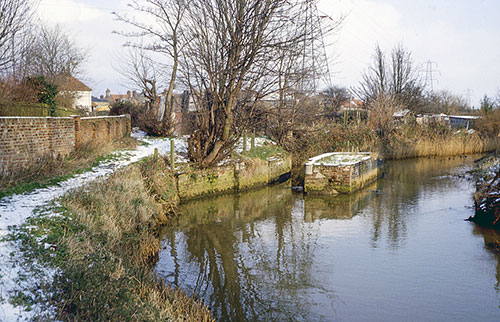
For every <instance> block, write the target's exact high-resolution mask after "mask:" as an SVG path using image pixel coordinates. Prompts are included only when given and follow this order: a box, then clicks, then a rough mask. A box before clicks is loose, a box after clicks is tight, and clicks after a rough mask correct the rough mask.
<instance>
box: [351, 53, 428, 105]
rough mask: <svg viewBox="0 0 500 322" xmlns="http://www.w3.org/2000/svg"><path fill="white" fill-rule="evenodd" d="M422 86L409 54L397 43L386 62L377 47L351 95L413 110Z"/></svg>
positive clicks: (419, 96)
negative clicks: (388, 99)
mask: <svg viewBox="0 0 500 322" xmlns="http://www.w3.org/2000/svg"><path fill="white" fill-rule="evenodd" d="M422 89H423V87H422V84H421V79H420V77H419V74H418V70H417V69H416V67H415V66H414V62H413V60H412V58H411V53H410V52H409V51H408V50H407V49H405V48H404V47H403V46H402V45H401V44H399V45H397V46H395V47H394V48H393V50H392V52H391V56H390V62H389V63H388V62H387V59H386V55H385V54H384V52H383V51H382V49H380V47H379V46H378V45H377V46H376V47H375V53H374V55H373V62H372V64H371V65H370V66H369V67H368V69H367V70H366V71H365V72H364V74H363V76H362V80H361V82H360V84H359V86H358V88H357V89H355V93H356V94H357V95H358V96H359V97H360V98H361V99H363V100H364V101H365V103H371V102H374V101H376V100H378V99H379V98H381V97H383V98H388V97H389V98H390V99H391V100H395V101H396V102H397V103H398V104H401V105H402V106H405V107H408V108H412V109H417V105H418V104H419V102H420V99H421V97H422Z"/></svg>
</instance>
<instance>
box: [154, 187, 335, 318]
mask: <svg viewBox="0 0 500 322" xmlns="http://www.w3.org/2000/svg"><path fill="white" fill-rule="evenodd" d="M302 209H303V202H302V200H301V198H300V196H299V195H296V194H293V193H292V191H291V190H290V189H289V188H288V187H283V186H274V187H268V188H264V189H260V190H256V191H252V192H249V193H243V194H238V195H234V196H222V197H218V198H213V199H203V200H198V201H194V202H191V203H188V204H186V205H184V206H183V207H182V208H181V212H182V213H181V216H179V218H178V222H177V224H176V229H175V230H173V229H167V230H166V231H165V232H164V235H165V242H166V244H167V249H168V250H169V252H170V255H171V256H170V257H169V258H170V259H171V261H172V263H170V264H173V266H170V267H169V270H168V271H162V269H163V268H164V267H165V266H166V267H168V266H169V265H163V264H160V265H158V267H159V269H158V271H159V272H160V273H163V274H164V275H167V280H169V281H170V282H172V283H173V284H175V285H182V286H183V287H185V285H186V284H185V283H186V282H187V285H189V287H190V290H189V291H190V292H192V293H193V294H198V295H199V296H200V297H201V298H203V299H204V300H205V301H206V302H207V303H208V304H209V305H210V307H211V309H212V310H213V312H214V314H215V315H216V316H217V317H218V318H219V319H221V320H233V321H240V320H254V321H257V320H262V319H263V317H266V318H269V319H280V320H283V319H285V320H296V319H301V320H306V319H307V317H308V316H309V315H310V313H309V311H310V306H311V305H315V304H316V303H314V302H313V301H311V300H310V298H309V297H308V296H307V292H308V291H309V290H314V291H318V290H319V291H320V292H324V293H328V294H329V293H331V292H330V291H328V290H326V289H323V287H322V285H321V283H320V282H319V281H317V280H315V279H314V278H313V274H311V265H312V263H313V262H314V258H313V257H314V249H315V247H316V239H317V237H318V233H317V232H315V231H314V228H313V227H310V226H309V225H308V224H307V223H305V222H303V220H302V217H301V216H295V214H302V213H303V210H302ZM179 230H181V231H182V232H179ZM176 231H177V232H176ZM179 249H182V251H181V252H182V256H181V255H180V254H179ZM185 256H187V258H185ZM189 263H191V264H194V265H189ZM169 274H170V275H169ZM194 276H196V278H195V280H193V279H192V278H193V277H194ZM285 307H286V309H283V308H285Z"/></svg>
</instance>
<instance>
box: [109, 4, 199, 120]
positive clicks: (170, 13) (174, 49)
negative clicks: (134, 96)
mask: <svg viewBox="0 0 500 322" xmlns="http://www.w3.org/2000/svg"><path fill="white" fill-rule="evenodd" d="M189 5H190V0H145V1H142V2H139V1H135V0H134V1H132V2H130V3H129V7H131V8H132V9H133V10H134V11H136V12H137V13H138V14H137V15H135V16H132V17H130V16H128V15H125V14H120V13H116V12H114V15H115V17H116V18H117V19H118V20H119V21H122V22H124V23H126V24H128V25H130V26H132V27H133V28H134V31H132V32H126V31H119V32H117V33H118V34H121V35H123V36H125V37H127V38H129V39H131V40H130V41H129V42H127V43H126V44H125V45H126V46H130V47H135V48H140V49H142V50H145V51H151V52H154V53H157V54H163V55H165V56H166V60H167V61H169V62H170V63H171V67H170V79H169V80H168V88H167V91H166V98H165V111H164V115H163V121H164V122H171V121H172V117H173V113H174V106H173V95H174V88H175V84H176V80H177V73H178V69H179V57H180V55H181V51H182V49H183V46H184V42H183V40H186V38H185V37H183V36H182V28H181V27H182V21H183V19H184V16H185V12H186V9H187V7H188V6H189ZM144 53H145V52H144V51H143V52H142V54H141V55H142V56H144ZM149 63H151V64H150V67H149V69H150V70H151V69H156V68H157V67H154V66H153V65H161V64H164V62H162V63H160V62H158V61H155V62H154V63H153V61H149ZM132 68H133V69H135V67H133V66H132ZM137 76H139V78H140V77H141V76H140V75H137ZM138 82H141V83H143V81H141V80H138ZM151 85H152V84H151V83H150V84H148V85H147V86H146V87H148V86H151ZM146 87H144V84H142V86H141V88H142V89H145V88H146Z"/></svg>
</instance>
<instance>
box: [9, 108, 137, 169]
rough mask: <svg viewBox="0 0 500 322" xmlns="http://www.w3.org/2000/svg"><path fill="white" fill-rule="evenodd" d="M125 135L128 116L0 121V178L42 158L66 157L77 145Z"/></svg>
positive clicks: (19, 118)
mask: <svg viewBox="0 0 500 322" xmlns="http://www.w3.org/2000/svg"><path fill="white" fill-rule="evenodd" d="M94 128H95V129H96V130H95V131H94ZM128 135H130V116H128V115H127V116H125V115H122V116H116V117H98V118H80V117H78V116H76V117H0V174H4V175H6V174H9V173H13V172H16V171H19V170H21V169H22V168H24V167H26V166H28V165H32V164H36V162H37V161H39V160H40V159H41V158H43V157H53V158H57V157H63V156H67V155H68V154H69V153H71V152H72V151H74V150H75V147H77V146H78V145H79V144H84V143H88V142H94V141H95V142H96V143H102V142H110V141H112V140H115V139H117V138H121V137H124V136H128Z"/></svg>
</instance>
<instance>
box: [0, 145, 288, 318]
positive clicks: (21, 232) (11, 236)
mask: <svg viewBox="0 0 500 322" xmlns="http://www.w3.org/2000/svg"><path fill="white" fill-rule="evenodd" d="M144 141H145V142H144V143H143V144H141V145H139V146H138V147H137V149H138V150H141V151H143V152H140V153H138V152H137V151H129V152H126V153H124V154H120V155H118V156H117V157H116V159H113V160H107V161H108V162H110V163H111V164H112V162H117V163H118V164H117V165H116V166H113V165H111V164H108V165H106V162H104V164H101V165H99V166H98V167H97V168H98V170H97V171H100V170H102V171H103V173H101V174H95V177H92V174H91V173H84V174H82V175H85V179H83V178H81V176H82V175H76V176H75V177H73V178H70V179H68V180H66V181H62V182H61V183H60V184H59V185H55V186H49V187H46V188H45V189H46V190H47V192H50V193H48V194H47V195H44V194H42V196H40V193H41V191H43V190H44V189H38V190H35V191H33V192H32V193H28V194H26V195H12V196H10V197H7V198H3V199H1V200H0V207H2V208H3V209H5V210H6V212H5V214H6V215H7V216H4V215H3V214H2V215H0V219H1V220H2V221H3V223H2V225H0V226H1V227H0V228H1V229H0V232H1V233H2V236H4V239H3V240H1V241H0V248H2V254H3V255H0V257H4V258H3V259H5V261H4V262H3V263H2V264H3V265H2V264H0V270H1V274H0V278H1V279H2V280H1V281H0V286H2V287H0V304H1V305H0V320H3V319H4V318H5V319H6V320H15V319H21V320H29V319H31V318H35V319H42V320H43V319H45V320H54V319H58V320H63V321H69V320H89V319H91V320H121V319H125V320H127V319H130V318H131V317H132V318H133V320H151V321H156V320H179V319H182V320H185V321H211V316H210V312H209V311H208V310H207V309H206V307H204V306H203V305H202V304H201V303H200V302H197V301H196V300H195V299H193V298H191V297H188V296H186V295H185V294H184V293H183V292H182V291H180V290H176V289H172V288H170V287H168V286H166V285H165V284H164V283H163V282H162V280H159V279H157V278H156V277H155V275H154V274H153V273H152V270H151V264H152V263H154V261H155V259H156V258H157V254H158V252H159V239H158V228H159V227H161V226H162V225H163V224H164V223H165V222H166V221H167V219H168V217H169V216H171V215H173V214H175V212H176V210H177V206H178V203H179V202H180V199H181V198H180V197H181V193H180V190H179V187H182V189H183V191H186V190H187V188H188V186H189V185H191V184H192V182H191V181H193V180H194V181H199V183H200V185H201V187H206V188H207V189H205V190H206V191H201V190H200V191H199V192H201V193H198V195H203V194H212V193H216V192H217V191H215V190H214V189H213V188H214V187H217V185H218V181H219V180H218V176H217V175H216V173H215V172H214V171H215V170H214V171H212V172H214V173H212V172H210V170H196V169H190V170H189V176H188V181H186V182H182V180H181V183H180V182H179V178H181V177H183V176H184V177H185V174H186V166H187V165H185V164H182V162H181V163H180V164H179V165H178V166H177V167H176V173H175V176H174V174H173V173H172V171H171V170H170V167H169V166H168V165H167V164H166V162H165V160H164V159H163V158H162V157H160V156H159V154H164V153H165V152H166V151H169V150H170V140H163V139H148V138H145V139H144ZM174 144H175V146H176V150H177V151H178V152H180V153H181V154H182V153H185V151H184V147H185V141H183V140H177V139H176V140H174ZM156 149H158V150H159V153H158V154H156V153H153V151H155V150H156ZM251 152H252V153H254V154H255V153H257V158H255V157H254V156H253V155H252V156H250V154H251V153H249V152H247V153H241V154H240V156H241V159H240V161H239V162H232V163H230V164H226V166H225V168H229V169H230V171H229V172H227V173H226V176H227V174H228V173H229V174H230V177H231V178H232V181H231V182H232V183H233V186H231V187H230V189H229V190H227V191H228V192H231V191H237V190H242V189H249V188H252V187H254V186H259V185H267V184H268V183H269V182H272V181H273V180H274V179H279V177H280V176H279V174H281V172H282V171H284V170H282V169H283V167H281V168H280V165H281V166H285V168H286V169H287V170H286V171H289V170H290V162H291V161H290V159H289V158H287V159H286V160H288V161H286V162H284V163H283V162H281V161H282V159H281V158H279V157H278V156H277V154H282V153H283V151H282V150H280V149H276V147H275V146H269V147H267V146H266V147H262V146H256V147H255V149H254V150H253V151H251ZM151 154H154V155H155V156H154V157H152V158H148V159H142V158H143V157H144V156H146V155H151ZM260 154H262V155H260ZM259 156H260V157H262V159H258V157H259ZM141 159H142V161H139V160H141ZM138 161H139V162H138ZM180 161H183V158H182V156H180V160H179V156H178V158H177V162H180ZM257 163H258V165H257V166H256V164H257ZM127 164H128V166H126V165H127ZM124 166H126V168H124V169H122V170H119V171H118V172H115V173H113V172H114V171H115V170H116V169H117V168H123V167H124ZM223 168H224V167H223ZM207 171H208V172H207ZM111 173H113V174H111ZM109 174H111V175H110V176H109V177H108V178H107V175H109ZM257 174H260V175H257ZM101 175H104V177H101V178H102V179H101V180H97V181H96V182H93V183H90V185H86V184H85V183H86V182H92V181H94V180H95V179H98V178H99V177H100V176H101ZM106 178H107V179H106ZM205 179H206V180H205ZM207 180H208V181H207ZM205 181H206V182H205ZM69 182H74V183H69ZM205 183H206V185H205ZM75 187H80V188H78V189H77V190H71V189H72V188H75ZM70 190H71V191H70ZM202 190H203V189H202ZM68 191H69V193H68ZM198 195H193V196H190V197H189V198H195V197H198ZM31 196H33V200H32V201H29V202H27V203H26V201H27V200H28V199H29V198H31ZM182 197H183V199H185V198H186V196H182ZM17 200H19V201H17ZM51 200H53V201H51ZM23 201H24V202H23ZM47 202H48V203H47ZM26 206H27V207H26ZM18 208H25V209H23V212H22V213H23V215H22V216H19V217H18V218H16V220H15V221H12V220H11V219H12V216H15V215H17V212H18V210H19V209H18ZM9 254H10V255H9ZM11 264H12V266H14V267H16V272H15V273H13V274H12V273H10V272H9V267H10V265H11ZM3 266H5V267H3ZM110 277H111V278H110Z"/></svg>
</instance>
